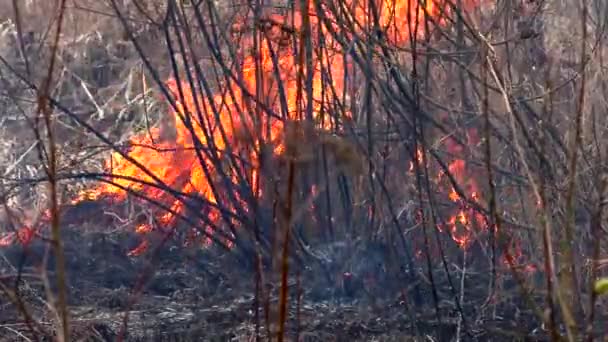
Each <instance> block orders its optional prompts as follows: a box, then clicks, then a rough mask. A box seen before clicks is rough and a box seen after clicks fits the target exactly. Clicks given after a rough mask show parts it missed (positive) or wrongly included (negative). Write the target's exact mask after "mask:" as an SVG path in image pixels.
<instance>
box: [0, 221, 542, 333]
mask: <svg viewBox="0 0 608 342" xmlns="http://www.w3.org/2000/svg"><path fill="white" fill-rule="evenodd" d="M96 216H99V215H84V217H88V218H89V220H90V221H93V222H86V220H84V217H83V216H82V215H81V216H80V217H76V218H72V219H73V220H75V221H79V222H81V223H80V224H78V225H74V224H73V225H67V227H65V228H64V229H63V241H64V249H65V258H66V265H67V274H68V276H67V280H68V286H69V293H68V298H69V301H68V306H69V309H70V315H71V318H72V330H73V338H72V339H73V340H74V341H117V340H119V337H118V336H123V337H124V338H125V339H124V340H125V341H211V340H213V341H216V340H217V341H252V340H254V339H255V336H256V334H257V335H259V336H261V340H265V339H264V337H265V336H267V333H268V332H267V329H266V325H265V324H264V322H265V316H264V310H263V307H264V302H265V301H264V300H263V299H260V300H259V301H260V303H261V304H260V305H259V306H260V307H261V308H260V310H259V311H258V313H257V314H256V307H258V306H257V305H256V303H257V301H256V299H258V298H257V297H256V296H255V291H254V289H255V279H256V275H255V272H252V271H251V270H249V269H247V267H245V266H243V265H242V264H241V263H239V262H237V261H236V259H235V258H234V257H233V255H231V253H230V252H225V251H221V250H218V249H214V248H208V249H196V250H195V249H192V248H184V247H183V246H182V245H181V244H178V243H177V242H174V241H169V242H167V243H166V244H165V245H163V246H162V247H161V248H160V249H159V250H158V254H156V256H157V257H154V255H153V254H144V255H142V256H138V257H130V256H128V255H127V254H128V252H129V251H130V250H131V249H132V248H134V246H136V245H137V244H138V243H139V239H140V238H139V236H137V235H136V234H135V233H128V232H126V229H120V230H117V229H114V230H110V229H100V228H99V226H107V227H116V222H111V220H110V221H108V222H105V224H104V225H102V224H101V223H104V222H103V220H101V219H99V218H98V217H96ZM92 218H94V219H92ZM92 227H98V228H97V229H93V228H92ZM47 245H48V244H46V243H43V242H41V241H34V242H32V243H31V244H30V245H29V246H28V248H27V250H24V249H23V248H22V247H21V246H19V245H14V246H9V247H6V248H3V249H2V250H1V253H0V274H2V276H1V279H2V284H3V285H4V286H5V287H6V288H8V289H15V288H16V287H15V284H17V283H18V284H19V286H18V287H17V288H18V290H19V295H20V296H21V298H22V299H23V302H24V304H25V306H26V307H27V310H28V312H29V314H30V315H31V316H32V317H34V318H35V319H36V320H37V321H38V322H39V327H38V328H36V329H40V330H44V331H45V332H46V333H48V334H50V333H51V332H50V331H51V330H52V329H51V327H52V326H53V324H52V323H51V322H52V321H53V319H52V317H53V315H52V314H51V312H50V311H49V310H48V305H47V303H46V299H45V298H47V296H46V295H45V291H44V283H43V281H42V280H41V277H40V275H41V274H44V273H46V275H47V276H48V281H49V284H51V287H53V286H52V284H54V281H55V279H54V276H55V272H54V266H53V265H54V257H53V255H52V253H45V251H46V250H47ZM344 246H345V244H344V243H334V244H332V245H331V246H330V247H331V248H329V247H327V246H325V247H326V248H325V249H324V250H325V255H326V256H327V255H328V256H327V258H328V260H339V259H340V258H342V257H343V254H344V252H338V251H339V250H344V248H345V247H344ZM378 248H381V247H376V249H375V250H377V249H378ZM332 253H333V255H332ZM341 253H342V254H341ZM45 258H47V261H48V262H47V265H48V266H47V267H46V268H43V267H42V265H43V263H44V260H45ZM349 260H350V261H349V265H348V266H346V264H345V263H340V262H334V263H333V264H332V263H331V262H328V263H327V265H325V268H323V269H321V268H318V267H316V266H310V267H307V268H305V269H303V271H302V274H301V276H300V277H297V276H295V275H294V276H292V277H290V279H289V284H290V287H289V295H290V298H291V299H290V302H289V308H288V309H289V310H288V320H287V327H286V335H287V340H290V341H291V340H293V341H296V340H298V341H408V340H412V341H413V340H428V341H449V340H453V339H454V337H455V336H456V334H457V331H459V332H460V334H461V336H462V338H461V340H476V341H484V340H487V341H490V340H491V341H502V340H504V341H511V340H535V341H538V340H542V339H543V335H544V331H543V330H542V329H541V328H540V324H539V323H538V320H537V319H536V318H535V316H534V315H532V314H531V312H529V311H530V310H526V309H525V305H524V304H523V303H520V302H518V301H517V300H515V299H510V298H509V297H507V296H503V297H501V300H500V301H498V300H490V301H488V295H487V286H488V277H489V274H488V272H477V273H476V272H474V270H471V271H470V273H469V276H468V278H467V281H466V282H465V289H466V290H465V291H464V293H462V295H464V296H465V298H467V300H465V303H464V304H463V305H462V307H461V308H460V309H459V308H458V307H457V306H456V305H455V298H457V296H459V295H461V294H460V293H455V292H454V290H452V287H451V286H450V285H449V284H450V281H452V282H455V281H457V282H459V281H460V279H459V277H458V279H455V278H452V279H451V280H450V279H449V278H447V277H446V276H444V275H443V273H442V272H439V271H435V272H434V279H433V282H434V284H435V286H434V288H435V290H436V291H435V292H436V293H435V295H436V296H437V298H438V301H435V300H434V299H433V298H434V297H435V295H434V294H433V291H432V288H433V287H432V286H430V284H429V280H428V273H427V272H426V271H424V270H423V269H422V268H420V269H419V270H417V271H416V272H418V274H419V276H418V277H417V279H416V280H413V279H411V278H408V277H406V276H399V275H398V276H390V277H389V276H388V275H387V267H385V265H383V260H382V258H381V256H378V253H375V252H374V249H373V248H372V250H371V251H370V250H367V251H365V252H362V254H361V255H355V256H354V257H353V256H351V257H350V259H349ZM353 264H354V265H356V266H357V267H353ZM328 265H329V266H328ZM366 265H367V266H366ZM421 265H422V263H421ZM43 269H44V270H45V272H41V271H42V270H43ZM444 273H445V272H444ZM19 274H20V275H21V277H20V280H19V281H17V275H19ZM454 274H457V273H454ZM454 274H452V276H454ZM142 284H143V285H142ZM501 284H502V286H503V287H502V290H503V291H507V292H508V293H513V298H517V297H518V293H517V291H516V287H515V286H514V284H511V285H509V282H507V281H505V282H501ZM509 286H512V289H511V288H509ZM277 288H278V287H276V286H273V291H270V293H271V295H270V299H269V302H270V305H271V306H276V304H277V303H278V298H277V295H276V294H277V293H278V291H276V289H277ZM456 288H459V287H456ZM298 293H299V294H301V296H299V298H300V300H297V298H298V296H296V294H298ZM481 294H483V295H481ZM3 298H6V296H3ZM460 310H462V312H463V313H464V317H465V320H464V321H462V320H460V317H461V315H460V313H459V312H460ZM437 313H440V315H438V314H437ZM256 316H257V317H258V318H257V319H256ZM438 316H439V318H438ZM256 322H259V324H256ZM125 323H126V329H125V328H124V327H125ZM0 329H3V330H5V331H4V332H2V333H0V336H3V337H1V338H0V340H2V341H22V340H26V339H25V338H24V337H20V335H19V334H22V335H21V336H29V338H32V337H33V336H35V335H40V334H39V333H37V334H34V333H32V331H31V330H30V329H29V328H28V325H27V324H26V320H25V319H24V318H23V315H22V314H21V313H20V311H19V310H17V308H16V306H15V305H13V304H11V303H10V302H6V301H3V302H2V304H0ZM42 340H44V339H42Z"/></svg>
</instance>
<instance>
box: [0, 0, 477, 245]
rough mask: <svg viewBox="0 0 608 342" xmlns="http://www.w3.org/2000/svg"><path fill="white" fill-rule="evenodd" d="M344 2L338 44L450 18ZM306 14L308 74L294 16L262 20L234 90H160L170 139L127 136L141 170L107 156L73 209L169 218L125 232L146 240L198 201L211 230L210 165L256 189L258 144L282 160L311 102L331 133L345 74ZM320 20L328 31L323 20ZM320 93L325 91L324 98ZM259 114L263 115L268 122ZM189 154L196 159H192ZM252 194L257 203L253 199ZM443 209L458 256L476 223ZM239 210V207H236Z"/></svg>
mask: <svg viewBox="0 0 608 342" xmlns="http://www.w3.org/2000/svg"><path fill="white" fill-rule="evenodd" d="M351 1H352V3H351V2H350V1H349V4H348V6H347V7H348V8H354V10H352V11H351V16H352V18H351V19H352V21H353V22H354V23H355V24H354V25H353V26H352V27H351V28H350V29H349V31H350V32H347V33H345V34H346V35H347V36H349V35H353V34H361V33H364V32H366V31H365V30H366V29H364V27H365V26H368V27H369V26H372V23H373V22H377V23H378V24H379V26H380V27H381V28H383V29H384V30H385V33H386V37H387V39H386V41H385V43H387V44H397V45H399V44H405V43H407V42H408V41H410V40H411V39H412V37H422V36H424V35H426V34H431V33H432V32H427V27H430V28H431V29H432V27H437V26H442V25H445V24H446V23H447V19H446V15H449V14H450V13H451V12H452V9H451V7H450V6H448V5H447V4H446V3H444V2H443V1H431V0H427V1H420V2H417V1H412V0H384V1H374V2H373V3H370V2H369V1H355V0H351ZM372 5H374V6H372ZM322 6H326V7H327V6H330V5H328V4H323V5H322ZM374 8H375V9H376V11H377V14H378V16H377V21H376V20H374V15H373V12H372V10H373V9H374ZM316 10H317V9H316V8H315V6H314V4H313V2H310V8H309V9H308V12H309V14H310V16H309V22H310V24H311V27H313V31H314V32H313V34H312V37H313V44H314V45H315V48H313V50H314V52H313V58H312V60H313V63H312V70H306V65H305V63H302V62H301V60H300V56H299V55H296V54H294V53H293V49H292V48H291V47H292V43H295V45H296V46H297V45H299V41H298V39H299V37H300V36H299V35H300V34H301V29H302V27H303V23H304V18H303V13H302V12H295V14H294V15H293V16H292V17H291V18H286V16H282V15H278V14H271V15H268V16H267V17H266V18H265V21H264V24H263V26H262V27H263V28H264V30H265V38H264V39H263V41H262V43H261V44H259V46H258V49H257V51H255V53H250V47H252V46H253V38H252V37H249V38H245V39H243V40H242V41H241V43H240V46H243V50H242V51H240V52H239V53H240V56H241V61H240V63H239V66H238V68H235V70H234V73H235V75H237V77H236V78H237V79H239V80H238V81H237V80H234V79H233V80H229V81H227V82H226V83H225V84H223V85H221V89H220V91H218V92H217V94H216V95H214V96H213V97H211V98H208V97H204V96H201V94H202V93H203V91H202V90H201V89H196V88H195V89H192V88H191V87H190V86H189V84H186V83H182V84H180V83H178V82H177V81H176V80H174V79H171V80H169V81H167V84H166V85H167V88H168V90H169V91H170V93H171V94H173V96H174V99H175V103H176V108H175V110H173V111H172V113H171V115H169V119H170V123H171V124H170V125H169V126H172V127H171V129H172V130H173V131H174V133H175V134H174V135H172V136H171V137H169V138H168V137H167V134H165V133H166V132H164V129H166V127H164V128H161V127H154V128H151V129H150V130H149V131H147V132H143V133H141V134H138V135H135V136H133V137H132V138H131V139H130V141H129V143H130V148H129V150H128V152H127V155H128V157H129V158H131V159H132V160H135V161H136V162H137V163H139V164H140V165H143V168H140V167H139V166H138V165H135V164H134V163H132V162H130V161H129V160H128V158H125V157H124V156H123V155H121V154H120V153H113V154H112V155H111V156H110V158H108V160H107V161H106V163H105V165H104V167H105V169H106V170H107V171H108V172H109V173H111V174H113V175H115V176H114V177H110V178H109V179H108V180H109V181H111V183H113V184H109V183H101V184H99V185H98V186H96V187H94V188H91V189H88V190H86V191H85V192H83V193H81V194H79V195H78V196H77V198H75V199H74V201H73V203H78V202H80V201H83V200H85V199H86V200H99V199H101V198H105V199H111V200H112V201H116V202H122V201H125V200H126V199H127V197H128V193H129V191H131V192H135V193H138V194H139V195H141V196H145V197H147V198H151V199H154V200H155V201H157V202H159V203H162V204H163V205H165V206H166V207H168V208H170V211H161V210H159V211H158V212H157V213H156V214H155V220H154V222H152V223H141V224H139V225H137V226H136V227H134V229H135V231H136V232H137V233H139V234H142V235H146V234H149V233H150V232H152V231H154V230H156V229H159V228H158V227H163V229H165V228H167V227H172V226H174V225H175V223H176V222H177V221H178V220H179V217H180V216H181V215H185V216H187V208H186V206H185V205H184V202H183V199H182V198H180V196H182V195H195V196H198V197H201V198H204V199H205V200H206V201H207V202H208V204H209V209H208V212H206V215H207V217H208V219H209V220H210V221H211V222H218V221H220V217H222V215H221V214H220V212H219V210H217V209H216V208H215V207H213V205H214V204H217V203H218V202H220V201H222V198H221V196H222V194H221V193H219V192H218V191H214V186H213V185H214V183H216V180H215V179H214V177H216V175H217V174H218V173H219V171H220V170H217V169H216V167H218V163H217V162H214V161H213V160H212V159H213V158H218V159H222V158H223V157H226V156H227V155H228V154H230V153H241V154H245V155H247V156H248V157H249V159H250V163H251V166H250V167H249V168H248V169H247V170H244V171H245V174H247V178H248V179H249V181H250V182H251V184H252V187H253V188H258V187H259V184H257V183H256V179H257V176H258V174H257V173H258V170H257V168H258V161H257V156H258V154H257V153H256V152H258V151H259V149H260V148H261V144H262V143H267V144H271V145H273V146H275V147H274V150H273V151H274V153H275V154H277V155H278V154H281V153H283V152H284V147H285V146H284V143H283V141H282V140H281V139H282V136H283V134H282V133H283V130H284V128H285V127H284V120H285V119H289V120H300V119H302V117H303V114H302V113H303V109H304V108H306V105H307V101H311V106H312V112H313V117H314V119H315V120H316V124H317V126H318V127H319V128H321V129H335V127H337V126H339V122H336V121H337V119H335V118H332V117H330V116H329V115H327V113H328V112H329V109H330V108H331V106H332V105H333V102H334V101H335V93H338V94H340V93H341V92H342V91H343V90H344V89H345V84H344V75H345V71H346V69H347V68H348V67H349V66H348V65H346V66H345V65H343V56H342V52H340V51H341V49H340V48H339V45H338V43H337V42H334V40H333V38H332V35H331V34H330V33H329V32H327V31H328V30H327V29H326V28H325V27H324V26H323V25H322V24H321V20H320V17H318V16H317V15H315V13H316ZM325 12H327V13H325ZM331 12H332V11H330V10H328V11H324V15H325V17H326V18H327V16H329V14H328V13H331ZM329 20H330V22H331V21H332V18H329ZM243 26H244V24H242V23H238V24H237V25H235V27H233V31H238V30H240V29H241V28H242V27H243ZM334 29H342V28H340V27H335V28H334ZM318 36H323V44H324V46H326V47H327V49H317V48H316V47H317V46H316V45H318V44H319V41H318V39H319V38H318ZM319 46H320V45H319ZM321 50H324V51H321ZM309 67H310V66H309ZM277 74H278V77H277ZM260 75H262V77H260ZM302 75H306V76H308V75H312V77H311V78H312V94H309V95H307V94H306V93H305V90H304V81H305V79H306V76H304V77H303V76H302ZM329 88H333V89H335V91H334V92H332V91H328V89H329ZM260 89H261V93H260ZM281 90H282V91H283V92H284V100H285V101H284V102H282V101H280V95H281V94H280V92H281ZM258 95H259V96H258ZM268 111H272V112H273V113H274V114H275V116H271V115H269V114H268ZM199 112H200V113H199ZM258 112H261V113H263V115H261V116H256V114H255V113H258ZM199 114H200V115H199ZM278 117H281V119H278ZM185 118H187V119H189V120H192V125H190V126H191V127H189V125H186V124H185V122H184V119H185ZM258 127H270V129H269V130H268V131H267V130H263V129H256V128H258ZM190 129H192V130H190ZM243 135H251V137H250V138H251V139H250V141H249V146H248V147H247V149H238V148H236V146H237V145H238V143H239V141H240V140H243ZM200 146H203V150H204V151H202V152H201V151H200ZM197 148H198V149H199V152H200V154H199V153H197V151H196V150H197ZM235 149H236V150H237V151H235ZM201 156H202V160H201ZM212 157H213V158H212ZM417 158H418V159H419V160H421V159H422V151H417ZM464 168H465V164H464V161H455V162H454V163H453V164H451V165H450V170H451V171H453V173H454V174H457V175H458V174H460V176H459V178H458V179H457V180H458V181H459V182H460V181H464V180H465V178H467V177H466V172H465V170H464ZM144 169H147V170H149V171H150V172H152V173H153V174H154V175H155V176H156V177H157V178H158V179H160V180H161V181H162V184H164V185H166V186H168V187H170V188H171V189H174V190H176V191H178V192H179V194H177V195H176V194H170V193H168V192H167V191H165V190H164V189H162V186H161V185H160V184H158V182H157V181H156V180H155V179H154V178H153V177H151V176H150V175H149V174H148V173H146V172H145V171H144ZM411 169H413V165H412V166H411ZM221 171H223V172H222V173H223V174H225V175H228V176H229V177H230V181H231V182H232V183H233V184H235V185H236V184H239V182H241V179H240V178H239V177H237V173H236V172H235V170H234V169H231V168H229V167H227V169H226V170H221ZM240 171H243V170H240ZM469 181H470V180H469ZM126 189H129V191H127V190H126ZM256 190H259V189H256ZM466 190H467V191H468V193H469V194H470V193H471V192H477V191H478V190H479V189H478V188H477V185H476V184H475V183H474V182H472V183H471V184H470V185H469V187H468V188H467V189H466ZM253 192H254V193H258V194H259V191H253ZM218 197H220V198H218ZM237 197H238V196H237ZM237 199H238V198H237ZM449 199H450V200H451V201H452V202H454V203H455V204H456V205H457V206H458V207H459V211H458V213H457V214H456V215H455V216H454V217H452V218H451V219H449V220H448V221H447V222H448V223H447V225H448V228H449V229H450V231H451V232H452V234H453V236H454V239H455V241H457V242H458V243H459V244H460V245H462V246H463V247H465V246H466V245H467V244H468V243H469V241H470V238H469V234H468V232H469V231H470V230H471V228H470V225H471V224H472V223H474V222H478V221H479V217H477V216H476V214H474V213H473V211H472V210H471V209H470V208H468V207H467V205H466V204H464V202H463V201H462V199H461V198H460V197H459V196H458V194H457V193H456V192H455V191H452V192H450V195H449ZM238 200H240V199H238ZM243 205H245V203H244V201H243ZM233 209H234V208H233ZM218 223H219V222H218ZM478 223H479V222H478ZM200 224H201V226H203V227H206V228H205V229H206V230H207V231H208V232H213V229H212V228H211V227H208V226H207V225H205V224H204V223H203V222H200ZM226 234H227V236H228V238H227V239H226V241H225V242H226V244H228V245H230V244H231V243H232V241H231V240H230V238H229V237H230V233H226ZM190 236H192V237H193V239H196V238H197V237H200V234H199V233H198V232H192V233H191V234H190ZM5 239H6V238H5ZM5 239H3V240H1V241H0V243H4V242H5ZM202 240H203V241H202V243H208V242H209V241H208V240H206V239H202ZM6 243H8V242H6ZM147 246H148V242H147V241H146V240H145V239H144V241H143V242H142V244H141V245H140V246H139V247H137V248H136V249H134V250H133V251H132V252H131V253H132V254H139V253H142V252H143V251H144V250H145V249H146V248H147Z"/></svg>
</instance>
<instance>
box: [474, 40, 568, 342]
mask: <svg viewBox="0 0 608 342" xmlns="http://www.w3.org/2000/svg"><path fill="white" fill-rule="evenodd" d="M476 33H477V35H478V38H479V39H480V42H481V43H482V44H484V45H485V46H484V47H483V48H484V49H485V51H486V52H487V53H486V55H485V61H484V63H485V64H486V65H487V68H488V71H490V75H491V76H492V78H493V80H494V82H495V83H496V85H497V86H498V88H499V93H500V94H501V95H502V99H503V102H504V106H505V108H506V110H507V113H508V114H509V124H510V128H511V132H512V134H513V144H514V146H515V150H516V152H517V154H518V157H519V162H520V163H521V165H522V167H523V169H524V172H525V174H526V177H527V178H528V181H529V183H530V186H531V187H532V191H533V193H534V196H535V198H536V200H537V201H538V203H541V213H540V221H541V225H542V227H543V234H544V238H545V239H546V241H547V243H546V245H545V247H546V249H547V250H546V253H545V255H546V257H548V258H549V260H548V263H547V266H548V267H549V269H548V270H546V271H547V273H548V274H550V275H552V279H551V281H552V282H553V283H555V284H556V285H557V279H556V278H555V272H554V270H555V260H554V254H553V250H552V244H553V243H552V236H553V233H552V231H553V230H552V227H551V224H550V223H549V220H548V218H547V215H546V211H545V202H544V200H543V196H542V195H541V192H540V187H539V186H538V184H537V183H536V181H535V180H534V176H533V174H532V171H531V170H530V167H529V165H528V163H527V162H526V156H525V152H524V150H523V147H522V146H521V143H520V142H519V138H518V134H517V132H518V131H517V124H516V117H515V115H516V114H515V112H514V111H513V108H512V107H511V100H510V96H509V94H508V93H507V90H506V87H505V85H504V81H503V80H502V78H501V76H500V75H499V73H498V68H497V66H496V61H495V59H494V56H495V55H496V54H495V52H494V49H493V47H492V45H491V44H490V43H489V41H488V40H487V39H486V38H485V37H484V36H483V34H482V33H481V32H479V31H478V32H476ZM497 229H500V227H497ZM507 261H508V262H509V267H510V268H511V270H512V271H513V273H514V276H515V277H516V279H519V283H520V286H522V293H523V295H524V296H525V297H526V300H527V301H528V302H529V303H530V304H532V303H533V302H532V300H531V299H530V296H529V291H528V289H527V287H526V286H525V283H524V282H523V278H522V276H521V275H520V274H519V273H518V271H517V270H516V269H515V267H514V265H513V264H512V262H511V258H507ZM556 287H557V288H556V291H557V295H558V298H559V303H560V308H561V309H562V313H563V315H564V319H565V320H566V321H567V322H574V317H573V315H572V311H571V309H570V307H569V306H568V304H567V301H566V298H565V296H564V294H563V292H562V291H561V289H560V287H559V286H556ZM533 308H535V312H536V315H537V316H538V317H539V318H540V319H541V320H542V321H544V322H545V323H548V322H547V318H546V317H545V315H543V313H542V312H540V311H539V310H538V309H537V308H536V307H533ZM568 335H569V338H570V340H571V342H573V341H574V340H573V339H572V334H571V333H570V332H569V333H568Z"/></svg>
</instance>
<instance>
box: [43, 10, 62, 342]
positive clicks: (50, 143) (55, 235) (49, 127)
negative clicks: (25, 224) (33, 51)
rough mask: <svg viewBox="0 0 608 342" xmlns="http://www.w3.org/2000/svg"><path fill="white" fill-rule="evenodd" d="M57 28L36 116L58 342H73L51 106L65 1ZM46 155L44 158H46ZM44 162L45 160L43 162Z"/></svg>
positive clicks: (59, 12) (59, 11) (59, 14)
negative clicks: (42, 134)
mask: <svg viewBox="0 0 608 342" xmlns="http://www.w3.org/2000/svg"><path fill="white" fill-rule="evenodd" d="M59 1H60V2H59V8H58V18H57V24H56V25H57V26H56V30H55V36H54V40H53V43H52V46H51V55H50V62H49V68H48V72H47V75H46V77H45V79H44V80H43V83H42V85H41V87H40V91H39V93H38V99H37V105H38V108H37V112H38V115H41V116H42V118H43V120H44V124H45V128H46V132H47V135H46V139H47V141H46V145H47V146H46V148H45V147H40V149H41V150H43V149H44V150H46V155H47V158H48V161H47V164H46V165H45V171H46V174H47V177H48V185H49V197H50V198H49V200H50V212H51V234H52V241H51V244H52V247H53V251H54V253H55V258H56V259H55V260H56V265H55V267H56V269H57V288H58V300H57V303H56V305H57V306H58V307H57V308H56V310H57V311H58V312H59V315H60V317H61V322H60V329H58V340H59V341H63V342H67V341H70V334H69V331H70V330H69V319H68V308H67V285H66V275H65V257H64V254H63V247H62V241H61V232H60V226H59V190H58V178H57V165H58V163H57V157H58V156H57V145H56V141H55V135H54V130H53V121H54V120H53V118H52V108H51V106H50V104H49V98H50V91H51V85H52V83H53V72H54V68H55V62H56V60H57V50H58V47H59V40H60V37H61V32H62V25H63V18H64V14H65V8H66V0H59ZM43 155H44V154H41V157H43ZM41 161H44V159H42V158H41Z"/></svg>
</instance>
